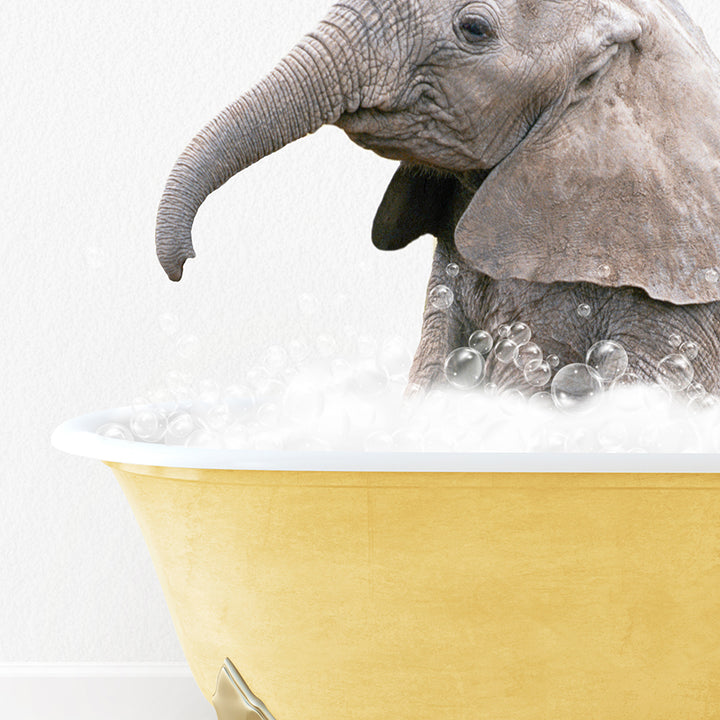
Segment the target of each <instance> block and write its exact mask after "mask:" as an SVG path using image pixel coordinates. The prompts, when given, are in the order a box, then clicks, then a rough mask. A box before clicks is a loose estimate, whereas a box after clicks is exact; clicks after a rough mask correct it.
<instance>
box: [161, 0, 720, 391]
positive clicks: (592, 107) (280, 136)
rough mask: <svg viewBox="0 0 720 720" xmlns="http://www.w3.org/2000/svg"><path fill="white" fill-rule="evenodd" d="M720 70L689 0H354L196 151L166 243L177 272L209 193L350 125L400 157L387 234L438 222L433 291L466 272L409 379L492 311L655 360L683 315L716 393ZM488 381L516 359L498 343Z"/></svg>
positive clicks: (175, 198) (553, 343)
mask: <svg viewBox="0 0 720 720" xmlns="http://www.w3.org/2000/svg"><path fill="white" fill-rule="evenodd" d="M719 78H720V68H719V66H718V62H717V60H716V59H715V57H714V56H713V55H712V53H711V52H710V50H709V48H708V47H707V45H706V43H705V40H704V38H703V36H702V33H701V32H700V30H699V29H697V28H696V27H695V26H694V25H693V24H692V22H691V21H690V20H689V19H688V18H687V16H686V15H685V14H684V12H683V11H682V9H681V8H680V6H679V5H678V4H677V3H676V2H675V1H674V0H471V1H468V0H346V1H345V2H343V3H340V4H337V5H335V6H333V8H332V9H331V10H330V13H329V15H328V16H327V17H326V19H325V20H324V21H322V22H321V24H320V25H319V26H318V28H317V29H316V30H315V31H314V32H313V33H311V34H309V35H308V36H306V37H305V38H304V39H303V40H302V41H301V42H300V43H299V44H298V45H297V46H296V47H295V48H294V49H293V50H292V51H291V52H290V53H289V54H288V55H287V56H286V57H285V58H284V59H283V60H282V61H281V62H280V63H279V65H278V66H277V67H276V68H275V69H274V70H273V71H272V72H271V73H270V74H269V75H268V76H267V77H266V78H265V79H264V80H263V81H261V82H260V83H259V84H258V85H257V86H256V87H254V88H253V89H251V90H250V91H249V92H248V93H247V94H246V95H244V96H243V97H241V98H240V99H239V100H237V101H236V102H235V103H233V104H232V105H230V106H229V107H228V108H226V109H225V110H224V111H223V112H222V113H221V114H220V115H219V116H218V117H217V118H215V119H214V120H213V121H212V122H211V123H210V124H209V125H208V126H206V127H205V128H204V129H203V130H202V131H201V132H200V133H199V135H198V136H197V137H196V138H195V139H194V140H193V141H192V142H191V144H190V145H189V146H188V148H187V149H186V150H185V151H184V153H183V154H182V155H181V157H180V159H179V160H178V162H177V163H176V165H175V168H174V169H173V171H172V173H171V175H170V178H169V180H168V183H167V186H166V188H165V193H164V194H163V198H162V201H161V204H160V209H159V212H158V223H157V234H156V244H157V254H158V257H159V259H160V262H161V263H162V265H163V267H164V268H165V270H166V272H167V274H168V275H169V277H170V278H171V279H172V280H179V279H180V278H181V276H182V268H183V264H184V262H185V260H186V259H187V258H188V257H194V252H193V249H192V242H191V228H192V223H193V220H194V218H195V214H196V213H197V210H198V208H199V207H200V204H201V203H202V202H203V200H204V199H205V198H206V197H207V195H208V194H210V193H211V192H213V191H214V190H215V189H217V188H218V187H220V186H221V185H222V184H223V183H224V182H226V181H227V180H228V179H229V178H230V177H232V176H233V175H235V174H236V173H237V172H240V171H241V170H243V169H244V168H246V167H248V166H249V165H251V164H252V163H254V162H256V161H257V160H259V159H260V158H262V157H264V156H265V155H268V154H269V153H272V152H275V151H276V150H278V149H280V148H281V147H283V146H284V145H287V144H288V143H290V142H292V141H294V140H295V139H298V138H300V137H302V136H304V135H306V134H308V133H311V132H314V131H315V130H317V129H318V128H319V127H321V126H322V125H324V124H336V125H338V126H339V127H341V128H342V129H343V130H345V132H346V133H347V134H348V136H349V137H350V138H351V139H352V140H353V141H355V142H357V143H358V144H360V145H361V146H363V147H367V148H369V149H371V150H373V151H375V152H377V153H378V154H380V155H382V156H384V157H388V158H392V159H397V160H401V161H402V164H401V165H400V167H399V169H398V172H397V174H396V176H395V178H394V179H393V181H392V183H391V185H390V187H389V188H388V190H387V192H386V195H385V198H384V200H383V202H382V204H381V206H380V209H379V210H378V215H377V217H376V220H375V224H374V227H373V242H374V243H375V245H376V246H377V247H379V248H381V249H384V250H396V249H399V248H401V247H404V246H405V245H407V244H408V243H409V242H411V241H412V240H414V239H415V238H416V237H419V236H420V235H423V234H425V233H432V234H434V235H435V236H436V237H437V238H438V244H437V249H436V253H435V258H434V262H433V269H432V274H431V277H430V283H429V288H428V290H429V291H430V290H432V288H433V287H435V286H436V285H438V284H449V285H451V286H452V287H453V289H454V291H455V296H456V301H455V303H454V304H453V305H452V307H451V308H450V309H449V310H448V311H443V310H437V309H435V308H433V307H432V305H431V304H429V303H428V304H427V305H426V310H425V316H424V322H423V331H422V338H421V341H420V345H419V347H418V350H417V353H416V356H415V360H414V363H413V366H412V371H411V377H410V380H411V382H415V383H419V384H421V385H428V384H431V383H434V382H436V381H442V379H443V372H442V367H443V363H444V360H445V357H446V356H447V354H448V353H449V352H450V351H451V350H452V349H453V348H455V347H459V346H463V345H466V344H467V341H468V336H469V335H470V333H471V332H472V331H473V330H476V329H479V328H483V329H487V330H489V331H491V332H493V331H494V330H495V329H496V328H497V327H498V325H500V324H501V323H507V322H512V321H514V320H523V321H525V322H527V323H528V324H529V325H530V326H531V328H532V329H533V335H534V338H533V339H534V341H535V342H537V343H538V344H539V345H540V346H541V348H542V349H543V351H544V352H545V354H546V355H548V354H550V353H555V354H557V355H558V356H559V357H560V359H561V361H562V362H563V363H570V362H582V361H583V359H584V357H585V353H586V351H587V350H588V348H589V347H590V346H591V345H592V344H593V343H594V342H596V341H597V340H601V339H606V338H608V339H613V340H616V341H618V342H620V343H622V344H623V345H624V346H625V348H626V349H627V350H628V353H629V356H630V368H629V369H630V370H631V371H632V372H635V373H637V374H638V375H639V376H640V377H641V378H642V379H645V380H653V379H654V378H655V368H656V366H657V363H658V361H659V360H660V359H661V358H662V357H664V356H665V355H667V354H669V353H670V352H672V350H673V348H672V347H671V345H670V343H669V336H670V335H671V334H672V333H673V332H677V333H679V334H680V335H681V336H682V337H683V338H690V339H693V340H695V341H696V342H697V343H698V344H699V346H700V355H699V357H698V359H697V360H696V361H695V362H694V367H695V376H696V380H697V381H699V382H701V383H702V384H703V385H704V386H705V387H706V388H707V389H708V390H710V391H712V392H714V393H717V392H718V391H719V390H720V383H719V381H718V373H717V368H718V367H719V366H720V340H719V338H718V331H719V330H720V303H718V300H720V287H718V283H712V282H708V281H707V280H706V273H705V270H706V269H708V268H714V267H717V268H720V234H719V233H718V229H720V80H719ZM449 262H456V263H457V264H458V265H459V266H460V275H459V276H458V277H457V278H455V279H454V280H453V281H452V282H449V281H448V278H447V276H446V275H445V267H446V266H447V264H448V263H449ZM601 268H602V270H601ZM581 303H587V304H589V305H590V306H591V308H592V314H591V316H590V317H589V318H582V317H580V316H579V315H578V314H577V312H576V308H577V306H578V305H579V304H581ZM488 380H489V381H491V382H495V383H497V384H499V385H500V386H510V385H514V384H517V383H518V380H519V373H518V371H517V370H516V369H515V368H514V367H512V366H503V365H501V364H498V363H496V362H495V361H493V360H492V359H491V360H490V363H489V369H488Z"/></svg>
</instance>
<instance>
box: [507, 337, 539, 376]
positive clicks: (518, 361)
mask: <svg viewBox="0 0 720 720" xmlns="http://www.w3.org/2000/svg"><path fill="white" fill-rule="evenodd" d="M542 359H543V354H542V350H541V349H540V348H539V347H538V346H537V345H536V344H535V343H531V342H526V343H524V344H523V345H521V346H520V347H519V348H518V352H517V355H516V356H515V358H514V360H513V362H514V363H515V365H516V366H517V367H519V368H520V369H521V370H523V369H525V367H526V366H527V364H528V363H529V362H532V361H534V360H537V361H538V362H539V361H540V360H542Z"/></svg>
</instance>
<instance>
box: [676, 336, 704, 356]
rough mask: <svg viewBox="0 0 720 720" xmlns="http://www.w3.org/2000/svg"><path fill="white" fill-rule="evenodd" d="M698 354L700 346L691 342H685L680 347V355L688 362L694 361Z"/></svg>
mask: <svg viewBox="0 0 720 720" xmlns="http://www.w3.org/2000/svg"><path fill="white" fill-rule="evenodd" d="M699 352H700V346H699V345H698V344H697V343H696V342H693V341H692V340H686V341H685V342H684V343H683V344H682V345H681V346H680V353H681V354H682V355H684V356H685V357H686V358H687V359H688V360H695V358H696V357H697V356H698V353H699Z"/></svg>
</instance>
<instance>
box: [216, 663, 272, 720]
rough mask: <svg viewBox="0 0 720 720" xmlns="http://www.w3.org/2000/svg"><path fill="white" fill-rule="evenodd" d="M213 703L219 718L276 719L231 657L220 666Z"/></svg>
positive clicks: (241, 719) (225, 719)
mask: <svg viewBox="0 0 720 720" xmlns="http://www.w3.org/2000/svg"><path fill="white" fill-rule="evenodd" d="M212 703H213V706H214V707H215V712H216V713H217V716H218V720H275V718H274V717H273V716H272V715H271V714H270V711H269V710H268V709H267V708H266V707H265V705H264V704H263V702H262V701H261V700H259V699H258V698H256V697H255V695H253V693H252V690H250V688H249V687H248V686H247V684H246V683H245V681H244V680H243V679H242V677H241V676H240V673H239V672H238V671H237V668H236V667H235V666H234V665H233V664H232V662H231V660H230V659H229V658H226V659H225V663H224V665H223V666H222V667H221V668H220V672H219V674H218V679H217V686H216V687H215V694H214V695H213V699H212Z"/></svg>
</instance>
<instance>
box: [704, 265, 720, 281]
mask: <svg viewBox="0 0 720 720" xmlns="http://www.w3.org/2000/svg"><path fill="white" fill-rule="evenodd" d="M703 277H704V278H705V282H708V283H712V284H714V283H716V282H717V281H718V279H719V278H720V275H718V271H717V270H716V269H715V268H707V269H706V270H704V271H703Z"/></svg>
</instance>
